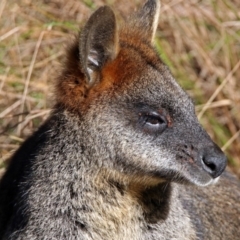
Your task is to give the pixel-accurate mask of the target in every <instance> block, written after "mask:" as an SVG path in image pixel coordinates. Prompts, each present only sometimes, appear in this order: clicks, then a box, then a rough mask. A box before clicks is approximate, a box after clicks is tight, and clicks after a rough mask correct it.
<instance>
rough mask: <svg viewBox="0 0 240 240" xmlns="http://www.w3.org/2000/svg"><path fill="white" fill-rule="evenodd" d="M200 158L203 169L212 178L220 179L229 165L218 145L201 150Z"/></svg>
mask: <svg viewBox="0 0 240 240" xmlns="http://www.w3.org/2000/svg"><path fill="white" fill-rule="evenodd" d="M199 158H200V159H201V163H202V167H203V169H204V170H205V171H206V172H208V173H209V174H210V175H211V176H212V178H217V177H219V176H220V175H221V174H222V172H223V171H224V169H225V167H226V164H227V158H226V156H225V155H224V153H223V152H222V151H221V149H220V148H219V147H218V146H217V145H216V144H214V146H209V147H205V148H203V149H201V150H200V151H199Z"/></svg>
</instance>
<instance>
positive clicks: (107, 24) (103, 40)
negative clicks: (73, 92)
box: [79, 6, 118, 85]
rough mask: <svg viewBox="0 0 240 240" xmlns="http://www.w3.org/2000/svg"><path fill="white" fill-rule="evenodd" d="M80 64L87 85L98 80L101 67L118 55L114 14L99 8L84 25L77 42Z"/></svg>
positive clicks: (108, 9) (105, 7)
mask: <svg viewBox="0 0 240 240" xmlns="http://www.w3.org/2000/svg"><path fill="white" fill-rule="evenodd" d="M79 49H80V62H81V67H82V70H83V72H84V74H85V76H86V77H87V80H88V84H89V85H93V84H95V83H96V82H97V81H98V80H99V75H100V72H101V70H102V68H103V66H104V65H105V64H106V63H107V62H108V61H111V60H113V59H114V58H115V57H116V56H117V53H118V31H117V22H116V17H115V14H114V12H113V11H112V9H111V8H110V7H107V6H104V7H100V8H99V9H98V10H97V11H95V12H94V13H93V15H92V16H91V17H90V19H89V20H88V22H87V24H86V25H85V27H84V29H83V31H82V33H81V37H80V42H79Z"/></svg>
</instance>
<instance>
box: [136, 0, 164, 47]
mask: <svg viewBox="0 0 240 240" xmlns="http://www.w3.org/2000/svg"><path fill="white" fill-rule="evenodd" d="M160 6H161V5H160V0H148V1H147V2H146V3H145V5H144V6H143V8H142V9H141V10H140V11H139V12H137V16H136V20H135V21H137V23H136V24H137V25H138V26H139V27H140V28H141V29H142V30H143V31H144V32H145V33H146V35H147V36H148V37H149V38H150V41H151V42H152V43H153V40H154V36H155V33H156V30H157V26H158V20H159V15H160Z"/></svg>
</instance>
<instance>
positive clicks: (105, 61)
mask: <svg viewBox="0 0 240 240" xmlns="http://www.w3.org/2000/svg"><path fill="white" fill-rule="evenodd" d="M159 12H160V3H159V1H158V0H149V1H148V2H147V3H146V4H145V5H144V7H143V8H142V9H141V10H140V11H138V12H137V13H136V14H135V15H134V16H133V17H131V18H130V19H129V21H128V22H127V23H126V24H125V25H123V26H118V23H117V21H116V17H115V14H114V12H113V11H112V10H111V8H109V7H106V6H105V7H101V8H99V9H98V10H97V11H96V12H95V13H94V14H93V15H92V16H91V17H90V19H89V20H88V22H87V24H86V25H85V27H84V29H83V31H82V32H81V35H80V37H79V40H78V42H77V43H76V44H75V45H74V46H73V47H72V48H71V49H70V50H69V55H68V60H67V62H66V68H65V71H64V73H63V75H62V77H61V78H60V79H59V81H58V82H57V94H56V95H57V102H58V104H57V106H62V107H63V108H64V109H65V110H66V112H69V113H74V116H76V115H77V116H78V118H79V119H80V120H81V121H80V122H82V123H83V122H84V124H82V129H84V130H83V131H84V132H85V133H86V136H88V139H89V148H92V147H91V146H94V148H95V150H94V151H93V152H92V153H91V154H93V155H94V154H96V156H95V157H92V159H96V161H97V162H94V164H96V165H97V166H98V167H100V168H102V169H107V171H109V172H111V171H114V172H117V173H119V174H120V175H122V176H124V177H127V178H129V179H130V178H131V179H132V180H131V181H134V179H135V180H136V181H137V182H138V183H139V184H140V185H143V186H145V187H148V186H151V185H155V184H158V183H160V182H162V181H176V182H191V183H194V184H197V185H208V184H210V183H211V182H213V180H214V179H216V178H217V177H218V176H219V175H220V174H221V173H222V172H223V170H224V168H225V166H226V158H225V156H224V154H223V153H222V151H221V150H220V149H219V147H218V146H217V145H216V144H214V143H213V142H212V140H211V139H210V137H209V136H208V134H207V133H206V132H205V131H204V130H203V128H202V127H201V125H200V124H199V122H198V120H197V117H196V115H195V110H194V105H193V102H192V100H191V99H190V97H189V96H188V94H187V93H185V92H184V91H183V90H182V88H181V87H180V86H179V85H178V84H177V82H176V80H175V79H174V78H173V76H172V75H171V73H170V71H169V70H168V68H167V67H166V66H165V64H164V63H163V62H162V61H161V59H160V58H159V56H158V53H157V52H156V50H155V49H154V47H153V39H154V35H155V32H156V28H157V25H158V18H159ZM85 144H88V143H85ZM91 164H92V161H91Z"/></svg>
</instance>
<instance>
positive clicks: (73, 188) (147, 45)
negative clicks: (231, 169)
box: [0, 0, 240, 240]
mask: <svg viewBox="0 0 240 240" xmlns="http://www.w3.org/2000/svg"><path fill="white" fill-rule="evenodd" d="M159 11H160V3H159V1H158V0H148V2H147V3H146V4H145V5H144V6H143V8H142V9H141V10H139V11H138V12H136V13H135V14H134V15H133V16H132V17H130V18H129V20H128V22H127V23H125V25H123V26H118V23H117V21H116V17H115V14H114V12H113V11H112V10H111V9H110V8H109V7H101V8H99V9H98V10H97V11H96V12H95V13H93V15H92V16H91V17H90V19H89V20H88V22H87V23H86V25H85V27H84V28H83V30H82V31H81V34H80V36H79V38H77V39H76V41H75V42H74V43H73V44H72V45H71V46H70V47H69V49H68V51H67V53H66V61H65V63H64V70H63V71H62V74H61V76H60V77H59V78H58V79H57V81H56V86H55V96H56V104H55V106H54V108H53V111H52V113H51V115H50V117H49V119H48V120H47V121H46V122H45V123H44V124H43V125H42V126H41V127H40V129H39V130H38V131H36V132H35V133H34V134H33V135H32V136H31V137H30V138H29V139H27V140H26V141H25V142H24V143H23V145H22V146H21V147H20V148H19V150H18V151H17V152H16V153H15V154H14V155H13V157H12V159H11V163H10V165H9V167H8V169H7V171H6V174H5V175H4V176H3V178H2V180H1V183H0V196H1V198H0V238H1V239H104V240H105V239H119V240H123V239H166V240H167V239H179V240H180V239H181V240H182V239H214V240H215V239H238V237H239V229H238V224H239V223H240V220H239V211H240V210H239V209H240V208H239V201H238V199H239V194H240V186H239V182H238V181H237V180H236V179H234V177H232V176H230V175H229V174H228V173H225V174H223V175H224V176H223V177H222V179H221V180H220V181H219V182H218V183H217V184H214V185H211V186H207V185H210V184H212V183H214V182H216V181H217V179H218V177H219V176H220V175H221V174H222V172H223V171H224V168H225V166H226V157H225V156H224V154H223V153H222V151H221V150H220V149H219V147H218V146H217V145H216V144H215V143H213V142H212V140H211V139H210V137H209V136H208V134H207V133H206V132H205V131H204V129H203V128H202V127H201V125H200V124H199V122H198V120H197V117H196V115H195V111H194V105H193V103H192V101H191V99H190V97H189V96H188V95H187V94H186V93H185V92H184V91H183V90H182V88H181V87H180V86H179V85H178V84H177V82H176V81H175V79H174V78H173V76H172V75H171V73H170V71H169V70H168V68H167V67H166V66H165V65H164V63H163V62H162V61H161V59H159V56H158V53H157V52H156V51H155V49H154V47H153V39H154V35H155V32H156V29H157V24H158V17H159ZM199 186H207V187H204V188H203V187H201V188H200V187H199ZM227 214H228V215H227ZM230 222H231V223H230ZM229 223H230V224H229Z"/></svg>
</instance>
